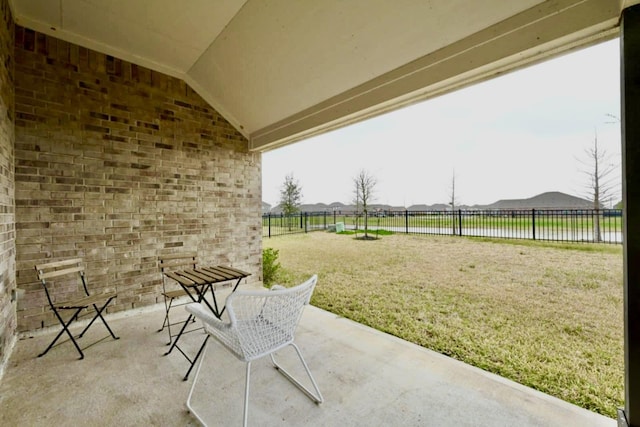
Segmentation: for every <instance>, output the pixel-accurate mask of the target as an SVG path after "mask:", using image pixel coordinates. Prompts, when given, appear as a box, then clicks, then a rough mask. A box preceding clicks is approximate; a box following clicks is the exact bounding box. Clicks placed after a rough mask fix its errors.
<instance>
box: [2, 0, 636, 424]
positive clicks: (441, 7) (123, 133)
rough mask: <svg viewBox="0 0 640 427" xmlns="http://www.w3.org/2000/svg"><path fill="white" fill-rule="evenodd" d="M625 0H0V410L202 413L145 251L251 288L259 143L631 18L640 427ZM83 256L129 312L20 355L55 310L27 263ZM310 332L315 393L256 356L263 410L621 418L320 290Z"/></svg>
mask: <svg viewBox="0 0 640 427" xmlns="http://www.w3.org/2000/svg"><path fill="white" fill-rule="evenodd" d="M638 3H640V1H639V0H521V1H517V2H515V1H510V2H505V1H502V0H486V1H469V0H455V1H447V2H427V1H406V2H400V3H398V2H391V1H387V0H375V1H370V0H366V1H350V2H342V1H323V2H315V1H300V2H287V1H281V2H278V1H274V2H263V1H260V0H228V1H224V2H222V1H221V2H212V1H209V0H193V1H189V2H187V3H185V2H176V1H174V0H139V1H135V2H130V1H126V0H108V1H107V0H53V1H49V0H24V1H23V0H0V11H1V12H2V14H1V18H2V19H1V20H0V59H1V60H0V116H1V117H2V118H1V119H0V243H1V244H0V381H1V382H0V390H2V393H1V394H0V406H1V409H2V412H1V415H0V421H2V422H3V424H5V421H7V422H9V423H16V422H17V423H22V424H31V423H33V424H39V423H42V424H52V423H53V424H57V423H58V421H60V423H61V424H64V423H65V422H68V423H70V424H77V423H83V422H89V421H94V420H95V422H96V423H97V424H105V425H112V424H127V425H136V424H157V425H161V424H162V425H183V424H185V423H189V422H191V421H190V420H191V419H190V418H189V417H188V416H187V415H186V414H185V412H184V407H183V403H182V402H183V400H184V399H183V397H184V396H183V393H182V392H183V391H186V384H184V383H182V382H181V381H180V379H179V378H180V374H179V372H180V371H181V370H182V369H183V367H182V365H181V363H182V362H183V361H180V360H179V359H178V358H177V357H173V356H171V357H164V358H163V357H161V356H160V354H161V346H162V341H161V340H159V339H158V337H157V335H156V334H155V332H153V331H154V329H155V328H157V326H153V327H152V326H151V325H152V324H153V325H156V324H157V323H159V321H158V319H160V318H161V314H160V312H158V311H157V309H156V308H157V306H158V304H159V303H160V301H161V300H162V297H161V289H162V285H161V283H162V280H161V275H160V272H159V269H158V257H159V256H161V255H173V254H176V253H180V252H184V251H195V252H197V254H198V258H199V261H200V263H201V264H204V265H207V264H209V265H218V264H224V265H229V266H232V267H234V268H238V269H241V270H244V271H247V272H249V273H250V274H251V275H250V276H249V278H248V279H247V280H245V281H244V282H243V285H242V286H260V285H261V283H262V268H261V267H262V265H261V264H262V259H261V153H262V152H264V151H267V150H271V149H275V148H277V147H280V146H283V145H286V144H291V143H294V142H296V141H300V140H302V139H305V138H308V137H309V136H312V135H316V134H319V133H322V132H327V131H329V130H331V129H336V128H338V127H342V126H346V125H348V124H350V123H354V122H357V121H361V120H365V119H367V118H369V117H373V116H376V115H379V114H382V113H384V112H387V111H391V110H394V109H398V108H401V107H402V106H405V105H409V104H412V103H415V102H419V101H422V100H426V99H429V98H431V97H435V96H438V95H440V94H443V93H447V92H450V91H454V90H458V89H460V88H463V87H465V86H468V85H471V84H473V83H476V82H479V81H483V80H486V79H490V78H493V77H495V76H498V75H500V74H502V73H505V72H509V71H512V70H516V69H518V68H521V67H524V66H527V65H528V64H532V63H535V62H539V61H543V60H546V59H549V58H552V57H554V56H557V55H560V54H562V53H565V52H568V51H571V50H573V49H579V48H584V47H587V46H590V45H592V44H595V43H598V42H600V41H603V40H608V39H611V38H614V37H620V39H621V47H622V48H621V58H622V60H621V64H622V70H621V87H622V90H621V93H622V108H621V113H622V117H621V124H622V130H623V143H622V145H623V146H622V163H623V202H624V220H625V225H624V236H623V239H624V245H625V284H624V290H625V307H624V312H625V356H626V360H625V374H626V375H625V389H626V396H625V408H624V410H621V411H620V413H619V423H620V425H623V426H626V425H629V426H640V369H639V368H640V315H639V313H640V293H639V292H638V290H637V282H638V280H640V173H639V172H638V165H639V164H640V145H638V144H637V141H640V107H639V106H640V68H638V67H637V58H638V57H640V6H639V5H638ZM76 257H78V258H82V259H83V260H84V262H85V264H86V270H87V274H88V276H89V278H90V280H91V282H92V283H96V284H97V289H96V290H101V291H106V292H116V293H117V294H118V297H117V299H116V302H115V304H113V305H112V306H110V307H109V309H108V315H109V316H110V317H112V318H113V319H114V325H115V327H116V328H117V327H121V328H122V330H123V331H126V332H127V333H126V334H125V333H123V334H122V335H123V338H122V339H121V340H120V341H118V342H112V343H108V342H105V343H101V344H99V345H96V346H95V347H92V348H91V349H90V350H88V352H89V353H91V352H95V353H94V354H92V355H90V356H89V357H87V360H84V361H82V362H76V361H75V360H72V357H71V353H66V349H63V347H61V348H60V349H56V351H55V352H52V354H48V355H47V356H46V357H44V358H42V359H33V353H34V351H35V348H36V347H39V346H40V345H41V344H42V343H41V341H42V340H45V338H44V337H40V334H45V333H48V331H49V330H50V329H49V328H50V327H51V326H54V325H56V324H57V321H56V319H55V318H54V316H53V315H52V313H51V311H50V310H49V309H48V306H47V302H46V299H45V298H44V295H43V290H42V287H41V285H40V283H39V282H38V280H37V277H36V274H35V271H34V268H33V267H34V265H36V264H39V263H44V262H49V261H57V260H61V259H65V258H76ZM310 273H313V272H310ZM320 280H322V278H320ZM329 325H330V326H329ZM31 336H34V337H35V338H30V339H23V340H19V337H31ZM300 339H301V344H302V345H303V347H304V348H305V349H306V351H307V353H308V354H309V355H310V363H311V365H312V366H313V367H314V369H315V370H316V371H318V370H320V372H319V378H318V379H319V382H320V383H321V386H322V387H323V389H324V390H325V393H326V394H327V403H326V404H323V405H322V406H320V407H315V406H313V405H312V406H309V405H307V403H306V402H302V401H298V400H297V399H299V396H297V394H296V393H292V394H289V392H288V390H289V389H287V386H286V385H284V384H279V383H277V382H276V383H274V382H273V381H271V380H270V376H269V375H268V374H267V375H265V374H266V372H264V374H263V373H262V371H261V373H260V374H259V375H256V383H257V384H256V387H255V388H254V389H258V388H259V387H260V385H267V384H268V385H270V386H274V387H276V392H275V393H273V394H270V393H266V392H265V393H263V394H260V395H256V399H257V402H258V403H259V404H260V403H261V404H262V405H263V406H262V407H263V408H265V409H263V410H260V409H256V412H255V415H254V419H256V420H260V421H261V422H260V424H276V423H280V422H291V423H294V424H297V422H295V420H299V419H301V418H300V417H303V418H302V419H304V420H306V421H308V423H310V424H312V423H318V424H323V425H326V424H343V423H342V421H344V420H347V421H350V422H352V423H353V424H354V425H355V424H359V423H360V422H361V420H367V421H368V422H367V423H366V424H378V423H377V421H381V420H384V421H386V420H394V421H395V420H403V417H406V418H404V421H406V424H420V425H424V424H432V425H442V424H448V423H449V420H454V422H451V424H456V425H457V424H463V425H464V424H469V425H477V424H478V423H482V422H484V421H483V420H485V419H486V420H487V424H486V425H496V423H497V424H505V425H506V424H509V425H513V424H516V425H547V424H555V423H558V425H600V424H599V423H601V422H603V423H604V424H603V425H607V424H610V421H611V420H607V419H603V418H602V417H599V416H595V415H593V414H591V413H588V412H585V411H583V410H580V409H578V408H575V407H572V406H570V405H568V404H566V403H564V402H558V401H556V400H555V399H552V398H549V397H548V396H542V395H540V394H539V393H535V392H533V391H531V390H526V389H524V388H523V387H521V386H518V385H516V384H512V383H510V382H508V381H505V380H503V379H500V378H496V377H494V376H491V375H487V374H485V373H482V372H480V371H478V370H477V369H474V368H470V367H468V366H464V365H461V364H459V363H457V362H453V361H451V360H448V359H446V358H443V357H441V356H438V355H434V354H432V353H430V352H429V351H426V350H424V349H419V348H417V347H414V346H411V345H408V344H406V343H403V342H400V341H398V340H395V339H392V338H389V337H386V336H384V335H382V334H379V333H377V332H374V331H370V330H367V329H366V328H362V327H361V326H358V325H354V324H352V323H350V322H347V321H344V320H342V319H335V318H332V316H331V315H330V314H327V313H323V312H321V311H319V310H316V309H313V308H310V309H309V310H307V314H305V318H304V321H303V324H302V330H301V334H300ZM127 343H128V344H129V345H127ZM147 352H148V353H147ZM96 353H97V354H96ZM363 358H365V359H364V360H367V363H360V361H361V360H363ZM175 359H178V360H175ZM81 365H82V366H81ZM347 368H348V369H347ZM229 369H231V367H230V368H229ZM323 369H325V371H322V370H323ZM36 372H37V373H38V374H37V376H35V375H36V374H35V373H36ZM72 372H73V373H78V374H72ZM62 373H68V375H67V376H66V379H62V377H60V376H58V375H59V374H62ZM96 373H99V374H100V375H99V379H100V381H99V383H98V381H95V379H96V377H95V376H93V375H95V374H96ZM230 378H233V377H230ZM70 379H71V380H70ZM89 379H93V381H89ZM229 381H231V383H232V382H233V381H232V380H229ZM123 384H124V385H123ZM92 387H100V392H99V393H91V392H90V391H88V390H95V389H92ZM181 387H182V388H181ZM225 387H226V386H225ZM279 387H281V388H279ZM214 389H215V388H214ZM106 390H110V391H109V392H105V391H106ZM127 390H128V391H127ZM111 391H113V392H111ZM223 391H224V392H223V393H220V394H221V395H224V396H225V397H224V398H225V399H226V398H227V397H229V398H230V399H232V396H233V395H234V393H232V392H230V393H227V390H226V389H223ZM227 395H228V396H227ZM69 396H71V397H73V398H74V400H73V401H74V402H76V403H70V402H71V401H70V400H69ZM150 396H151V397H153V399H151V398H150ZM154 399H155V400H154ZM261 399H264V400H261ZM269 399H276V400H269ZM43 402H45V404H43V405H42V406H39V405H40V404H41V403H43ZM47 402H48V403H47ZM77 402H80V403H79V404H78V403H77ZM283 402H284V403H283ZM389 402H393V404H390V403H389ZM233 403H234V402H232V401H231V400H230V401H229V405H228V406H229V407H230V408H231V407H232V404H233ZM305 405H306V406H305ZM226 406H227V405H225V407H223V408H220V411H222V412H220V411H218V410H217V409H216V410H215V414H216V416H218V417H220V418H221V419H224V420H225V423H226V422H227V417H228V419H232V417H233V416H235V411H233V410H231V409H229V410H230V411H231V412H229V413H228V414H227V413H225V412H224V411H225V410H227V408H226ZM274 407H278V408H288V409H287V410H288V412H286V411H285V412H277V411H272V408H274ZM88 408H93V409H94V410H95V411H99V412H100V414H99V415H98V416H97V417H96V418H93V415H91V413H90V412H88V410H87V409H88ZM267 408H268V409H269V410H266V409H267ZM17 409H20V411H19V412H15V410H17ZM65 411H67V412H65ZM156 411H166V413H165V412H156ZM297 411H301V412H297ZM64 414H66V415H64ZM547 414H549V415H547ZM314 415H318V417H315V416H314ZM118 416H123V418H117V417H118ZM24 417H26V418H24ZM58 417H59V418H58ZM90 417H91V418H90ZM127 417H131V418H127ZM136 417H139V418H136ZM547 417H549V418H547ZM583 417H584V418H583ZM570 420H579V421H584V423H582V422H579V423H573V422H571V421H570ZM441 421H442V422H441ZM492 421H493V422H492ZM363 424H365V423H363Z"/></svg>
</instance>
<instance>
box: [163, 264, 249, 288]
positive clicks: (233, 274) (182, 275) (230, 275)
mask: <svg viewBox="0 0 640 427" xmlns="http://www.w3.org/2000/svg"><path fill="white" fill-rule="evenodd" d="M164 274H165V275H166V276H167V277H169V278H171V279H173V280H175V281H176V282H178V283H180V284H181V285H184V286H201V285H208V284H214V283H220V282H226V281H227V280H237V279H242V278H244V277H247V276H250V275H251V273H247V272H246V271H242V270H238V269H237V268H232V267H228V266H224V265H216V266H212V267H198V268H188V269H185V270H179V271H178V270H176V271H167V272H165V273H164Z"/></svg>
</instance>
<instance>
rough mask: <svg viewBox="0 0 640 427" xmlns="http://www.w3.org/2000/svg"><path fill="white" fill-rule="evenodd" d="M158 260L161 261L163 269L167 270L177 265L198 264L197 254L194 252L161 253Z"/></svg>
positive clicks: (192, 265)
mask: <svg viewBox="0 0 640 427" xmlns="http://www.w3.org/2000/svg"><path fill="white" fill-rule="evenodd" d="M158 261H159V262H160V270H161V271H166V270H167V269H169V270H172V269H175V268H177V267H185V266H191V267H194V266H195V265H196V264H197V255H196V254H195V253H193V252H186V253H183V254H169V255H161V256H159V257H158Z"/></svg>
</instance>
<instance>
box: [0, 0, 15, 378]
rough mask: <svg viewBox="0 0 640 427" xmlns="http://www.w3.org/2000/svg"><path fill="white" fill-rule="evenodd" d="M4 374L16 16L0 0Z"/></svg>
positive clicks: (8, 334) (0, 336)
mask: <svg viewBox="0 0 640 427" xmlns="http://www.w3.org/2000/svg"><path fill="white" fill-rule="evenodd" d="M0 14H1V16H0V17H1V18H2V21H1V22H0V376H2V371H3V368H4V366H5V364H6V362H7V360H8V358H9V354H10V352H11V348H12V346H13V343H14V342H15V331H16V301H15V289H16V275H15V225H14V211H15V204H14V199H13V193H14V174H13V161H14V160H13V159H14V151H13V145H14V139H15V138H14V124H13V122H14V108H13V104H14V89H13V78H14V75H13V19H12V17H11V11H10V9H9V5H8V3H7V1H6V0H2V1H0Z"/></svg>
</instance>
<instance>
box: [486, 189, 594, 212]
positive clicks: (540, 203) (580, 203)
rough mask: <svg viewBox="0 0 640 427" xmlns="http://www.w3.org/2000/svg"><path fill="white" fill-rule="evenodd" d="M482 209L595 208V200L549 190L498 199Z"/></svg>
mask: <svg viewBox="0 0 640 427" xmlns="http://www.w3.org/2000/svg"><path fill="white" fill-rule="evenodd" d="M481 208H482V209H566V210H575V209H593V202H592V201H590V200H587V199H582V198H580V197H575V196H571V195H569V194H565V193H561V192H559V191H549V192H547V193H542V194H538V195H537V196H533V197H530V198H528V199H505V200H498V201H497V202H495V203H492V204H490V205H486V206H482V207H481Z"/></svg>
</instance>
